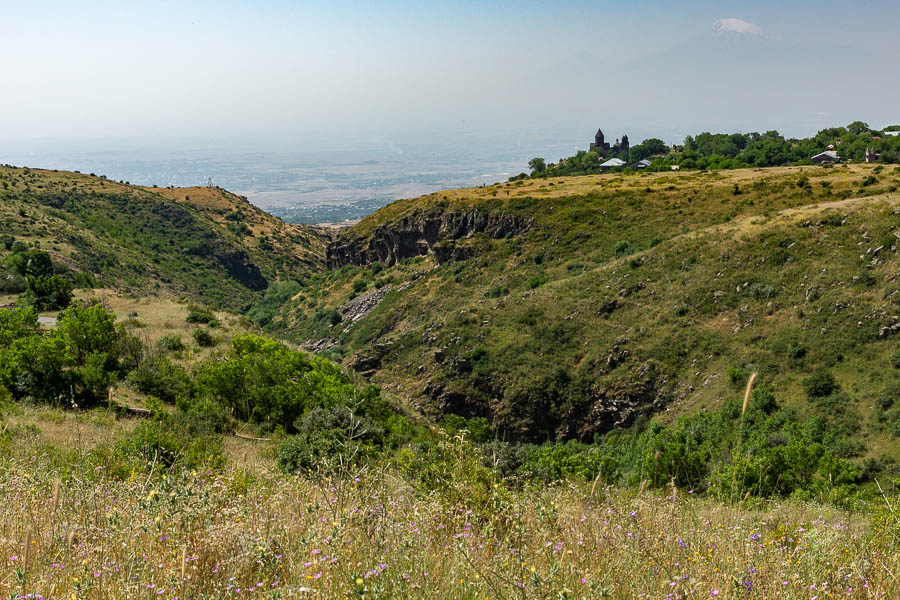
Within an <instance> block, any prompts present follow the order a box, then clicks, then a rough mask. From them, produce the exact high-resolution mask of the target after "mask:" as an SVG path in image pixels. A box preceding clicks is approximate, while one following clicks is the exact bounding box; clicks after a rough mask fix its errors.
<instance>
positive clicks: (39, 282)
mask: <svg viewBox="0 0 900 600" xmlns="http://www.w3.org/2000/svg"><path fill="white" fill-rule="evenodd" d="M27 281H28V290H27V293H26V298H27V299H28V301H29V303H31V305H32V306H34V308H35V309H36V310H38V311H45V310H58V309H60V308H63V307H65V306H68V304H69V302H71V301H72V284H71V283H70V282H69V280H68V279H66V278H64V277H60V276H59V275H50V276H43V275H41V276H38V277H28V279H27Z"/></svg>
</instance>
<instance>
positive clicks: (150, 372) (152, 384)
mask: <svg viewBox="0 0 900 600" xmlns="http://www.w3.org/2000/svg"><path fill="white" fill-rule="evenodd" d="M127 382H128V384H129V385H130V386H131V387H133V388H134V389H136V390H137V391H139V392H141V393H143V394H147V395H148V396H155V397H157V398H161V399H163V400H165V401H167V402H175V400H176V398H178V397H187V396H189V395H190V391H191V380H190V378H189V377H188V374H187V373H185V371H184V369H182V368H181V367H179V366H178V365H176V364H174V363H173V362H172V361H170V360H169V359H168V358H166V357H165V356H163V355H162V354H154V355H151V356H150V357H148V358H147V359H146V360H144V361H143V362H141V364H140V365H139V366H138V367H137V368H136V369H134V370H133V371H132V372H131V373H129V374H128V378H127Z"/></svg>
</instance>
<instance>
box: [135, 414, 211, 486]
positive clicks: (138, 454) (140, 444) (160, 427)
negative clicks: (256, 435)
mask: <svg viewBox="0 0 900 600" xmlns="http://www.w3.org/2000/svg"><path fill="white" fill-rule="evenodd" d="M117 446H118V451H119V452H120V453H121V454H123V455H125V456H128V457H131V458H135V459H138V460H140V461H142V462H146V463H156V464H157V465H159V466H160V467H162V468H161V469H160V472H161V473H165V472H166V470H172V469H197V468H200V467H212V468H221V467H222V466H223V465H224V462H225V460H224V458H223V455H222V436H221V435H219V434H218V433H216V432H215V430H214V429H213V428H211V427H210V425H209V424H208V423H207V422H205V421H204V420H203V419H199V418H197V415H196V414H192V413H184V412H182V411H178V412H177V413H174V414H170V413H167V412H165V411H154V416H153V420H151V421H144V422H143V423H141V424H139V425H138V426H137V427H136V428H135V429H134V430H133V431H132V432H131V433H129V434H127V435H126V436H124V437H123V438H122V439H121V440H120V441H119V443H118V445H117Z"/></svg>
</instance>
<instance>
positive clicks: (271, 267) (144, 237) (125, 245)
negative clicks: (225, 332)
mask: <svg viewBox="0 0 900 600" xmlns="http://www.w3.org/2000/svg"><path fill="white" fill-rule="evenodd" d="M0 223H2V224H3V225H2V227H0V233H5V234H11V235H13V236H15V237H16V239H20V240H22V241H26V242H33V241H36V242H40V244H41V247H42V248H43V249H45V250H47V251H48V252H50V253H51V255H52V256H53V258H54V260H56V261H58V262H61V263H63V264H66V265H68V266H69V267H70V268H72V269H73V270H86V271H91V272H93V273H94V274H95V275H96V276H97V277H98V279H99V280H100V282H101V284H102V285H105V286H106V287H115V288H117V289H120V290H123V291H127V292H129V293H131V294H133V295H146V294H154V295H170V296H171V295H177V296H189V297H194V298H198V299H202V300H204V301H206V302H209V303H214V304H218V305H221V306H227V307H231V308H240V307H244V306H246V305H248V304H249V303H251V302H252V301H253V300H254V299H255V298H257V297H258V296H259V295H260V291H261V290H260V289H259V288H260V287H261V286H264V285H265V281H264V280H266V281H272V280H275V279H280V278H302V277H305V276H306V275H308V274H309V273H311V272H313V271H315V270H316V269H318V268H319V266H320V264H321V256H322V253H323V249H324V237H323V235H322V234H321V233H320V232H319V231H318V230H316V229H313V228H308V227H303V226H297V225H288V224H285V223H283V222H281V221H280V220H278V219H276V218H274V217H271V216H270V215H268V214H266V213H265V212H263V211H261V210H259V209H257V208H255V207H253V206H252V205H250V204H249V203H248V202H247V201H246V200H245V199H243V198H241V197H239V196H235V195H234V194H231V193H228V192H226V191H224V190H220V189H218V188H179V189H156V188H141V187H137V186H131V185H127V184H120V183H116V182H113V181H109V180H105V179H102V178H99V177H94V176H91V175H82V174H77V173H69V172H57V171H44V170H35V169H18V168H11V167H0ZM244 251H246V255H244V254H242V253H243V252H244ZM257 268H258V271H257V270H256V269H257Z"/></svg>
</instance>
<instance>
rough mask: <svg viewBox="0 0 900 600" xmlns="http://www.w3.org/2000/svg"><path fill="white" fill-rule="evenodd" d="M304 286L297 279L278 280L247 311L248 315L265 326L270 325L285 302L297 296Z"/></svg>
mask: <svg viewBox="0 0 900 600" xmlns="http://www.w3.org/2000/svg"><path fill="white" fill-rule="evenodd" d="M301 289H302V286H301V285H300V284H299V283H297V282H296V281H290V280H288V281H276V282H275V283H273V284H272V285H270V286H269V287H268V289H266V295H265V296H263V299H262V300H260V301H259V302H257V303H256V304H254V305H253V306H252V307H251V308H250V310H248V311H247V317H249V318H250V319H252V320H253V321H255V322H256V323H258V324H259V325H261V326H262V327H265V326H266V325H269V324H270V323H271V322H272V320H273V319H274V318H275V315H277V314H278V311H279V310H281V307H282V306H284V304H285V303H286V302H287V301H288V300H290V299H291V298H293V297H294V296H296V295H297V294H298V293H299V292H300V290H301Z"/></svg>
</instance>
